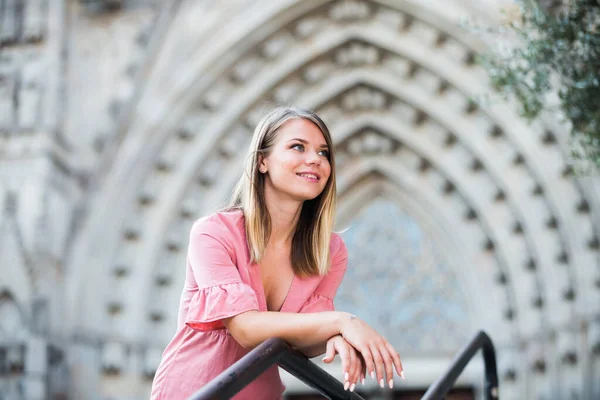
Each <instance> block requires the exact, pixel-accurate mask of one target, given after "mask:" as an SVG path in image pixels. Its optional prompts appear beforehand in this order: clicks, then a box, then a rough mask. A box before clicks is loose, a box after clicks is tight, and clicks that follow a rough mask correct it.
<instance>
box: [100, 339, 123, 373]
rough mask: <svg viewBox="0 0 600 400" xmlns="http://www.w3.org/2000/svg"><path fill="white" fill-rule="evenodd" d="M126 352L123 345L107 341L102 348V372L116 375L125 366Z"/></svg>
mask: <svg viewBox="0 0 600 400" xmlns="http://www.w3.org/2000/svg"><path fill="white" fill-rule="evenodd" d="M126 360H127V354H126V350H125V345H124V344H123V343H119V342H107V343H105V344H104V346H103V349H102V369H103V370H104V373H106V374H110V375H118V374H120V373H121V370H122V369H123V368H124V366H125V361H126Z"/></svg>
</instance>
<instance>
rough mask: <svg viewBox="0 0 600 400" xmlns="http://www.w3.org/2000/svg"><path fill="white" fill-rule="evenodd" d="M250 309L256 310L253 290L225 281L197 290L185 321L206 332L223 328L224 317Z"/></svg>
mask: <svg viewBox="0 0 600 400" xmlns="http://www.w3.org/2000/svg"><path fill="white" fill-rule="evenodd" d="M251 310H258V301H257V299H256V294H255V292H254V290H252V288H251V287H250V286H248V285H246V284H244V283H241V282H239V283H226V284H223V285H216V286H211V287H207V288H204V289H201V290H199V291H198V293H196V295H194V297H193V298H192V301H191V302H190V306H189V309H188V313H187V320H186V322H185V323H186V325H187V326H189V327H190V328H192V329H195V330H197V331H203V332H206V331H211V330H214V329H221V328H223V323H222V322H221V321H222V320H223V319H225V318H230V317H234V316H236V315H238V314H241V313H244V312H246V311H251Z"/></svg>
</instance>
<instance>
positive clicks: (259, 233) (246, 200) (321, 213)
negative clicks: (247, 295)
mask: <svg viewBox="0 0 600 400" xmlns="http://www.w3.org/2000/svg"><path fill="white" fill-rule="evenodd" d="M296 118H301V119H304V120H307V121H310V122H312V123H313V124H315V126H317V128H319V130H320V131H321V133H322V134H323V137H324V138H325V142H326V143H327V146H328V147H329V156H328V159H329V164H330V165H331V174H330V176H329V180H328V181H327V183H326V185H325V188H324V189H323V192H321V194H319V196H317V197H316V198H314V199H312V200H306V201H305V202H304V203H303V205H302V211H301V213H300V218H299V219H298V225H297V226H296V232H295V233H294V237H293V239H292V251H291V262H292V268H293V270H294V273H295V274H296V275H298V276H300V277H307V276H314V275H324V274H326V273H327V271H328V270H329V264H330V262H329V244H330V240H331V232H332V230H333V224H334V219H335V208H336V181H335V162H334V158H333V143H332V141H331V135H330V134H329V129H327V126H326V125H325V123H324V122H323V120H322V119H321V118H319V116H318V115H317V114H315V113H314V112H312V111H309V110H304V109H300V108H295V107H277V108H275V109H273V110H271V111H270V112H269V113H267V114H266V115H265V116H264V117H263V118H262V119H261V121H260V122H259V123H258V125H257V126H256V129H255V130H254V135H253V137H252V143H250V148H249V152H248V157H247V159H246V165H245V168H244V173H243V174H242V176H241V177H240V179H239V181H238V183H237V184H236V186H235V189H234V191H233V195H232V198H231V201H230V204H229V207H228V208H229V209H241V210H242V211H243V213H244V218H245V222H246V224H245V225H246V227H245V229H246V240H247V242H248V249H249V251H250V260H251V262H259V261H260V260H261V258H262V256H263V254H264V251H265V247H266V245H267V243H268V241H269V235H270V232H271V218H270V216H269V212H268V210H267V205H266V202H265V196H264V190H265V176H264V174H261V173H260V171H259V169H258V167H259V161H260V156H261V155H262V156H263V157H266V156H268V155H269V153H270V152H271V149H272V147H273V145H274V144H275V141H276V139H277V135H278V133H279V131H280V129H281V127H282V126H283V125H284V124H285V123H286V122H287V121H290V120H292V119H296Z"/></svg>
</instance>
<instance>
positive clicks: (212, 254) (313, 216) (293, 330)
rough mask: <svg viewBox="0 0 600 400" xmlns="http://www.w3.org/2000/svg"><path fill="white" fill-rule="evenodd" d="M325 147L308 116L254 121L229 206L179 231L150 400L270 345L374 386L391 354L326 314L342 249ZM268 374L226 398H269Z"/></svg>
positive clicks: (185, 388)
mask: <svg viewBox="0 0 600 400" xmlns="http://www.w3.org/2000/svg"><path fill="white" fill-rule="evenodd" d="M332 150H333V145H332V142H331V137H330V134H329V131H328V129H327V127H326V126H325V123H324V122H323V121H322V120H321V119H320V118H319V117H318V116H317V115H316V114H314V113H312V112H310V111H306V110H301V109H297V108H289V107H285V108H277V109H274V110H273V111H271V112H270V113H268V115H266V116H265V117H264V118H263V119H262V121H261V122H260V123H259V124H258V126H257V128H256V130H255V132H254V137H253V139H252V143H251V145H250V153H249V156H248V158H247V164H246V168H245V171H244V173H243V174H242V177H241V178H240V181H239V182H238V185H237V186H236V189H235V193H234V196H233V202H232V205H231V207H230V208H228V209H226V210H224V211H221V212H218V213H216V214H214V215H211V216H209V217H206V218H203V219H200V220H198V221H196V223H195V224H194V225H193V227H192V230H191V234H190V243H189V248H188V258H187V269H186V281H185V287H184V289H183V293H182V295H181V302H180V308H179V319H178V324H177V325H178V326H177V332H176V334H175V337H174V338H173V339H172V341H171V343H169V345H168V346H167V348H166V349H165V351H164V354H163V357H162V360H161V363H160V366H159V367H158V370H157V372H156V376H155V378H154V382H153V387H152V399H154V400H159V399H161V400H162V399H168V400H176V399H186V398H188V397H189V396H190V395H191V394H193V393H194V392H195V391H197V390H198V389H200V388H201V387H202V386H203V385H205V384H206V383H207V382H209V381H210V380H212V379H213V378H214V377H215V376H217V375H218V374H219V373H221V372H222V371H223V370H225V369H226V368H227V367H229V366H230V365H231V364H233V363H234V362H236V361H237V360H239V359H240V358H241V357H242V356H244V355H245V354H247V353H248V351H249V350H250V349H252V348H253V347H255V346H257V345H258V344H260V343H261V342H263V341H265V340H266V339H269V338H271V337H280V338H283V339H284V340H286V341H287V342H288V343H289V344H290V345H292V346H294V347H296V348H298V349H299V350H300V351H302V352H303V353H304V354H305V355H306V356H308V357H315V356H317V355H320V354H323V353H326V356H325V358H324V359H323V360H324V361H325V362H331V361H332V360H333V358H334V357H335V354H336V353H338V354H340V357H341V359H342V368H343V371H342V373H343V377H344V384H345V388H346V389H349V390H354V387H355V385H356V384H357V383H358V381H359V380H361V381H362V382H363V383H364V377H365V373H368V374H369V375H370V376H371V377H372V378H374V379H377V382H379V384H380V385H381V386H382V387H383V386H384V382H386V381H387V382H388V385H389V386H390V387H392V385H393V368H394V367H395V369H396V372H397V373H398V374H399V375H400V376H402V377H403V372H402V364H401V362H400V357H399V356H398V353H397V352H396V350H394V348H393V347H392V346H391V345H390V344H389V343H388V342H387V341H386V340H385V339H384V338H383V337H382V336H380V335H379V334H378V333H377V332H376V331H374V330H373V329H372V328H371V327H369V326H368V325H367V324H366V323H364V322H363V321H361V320H360V319H358V318H356V317H355V316H354V315H352V314H349V313H347V312H341V311H334V307H333V298H334V296H335V293H336V291H337V288H338V286H339V284H340V282H341V281H342V278H343V276H344V273H345V271H346V264H347V258H348V257H347V254H348V253H347V250H346V247H345V245H344V242H343V241H342V239H341V237H340V236H338V235H337V234H334V233H332V229H333V224H334V214H335V204H336V189H335V185H336V182H335V164H334V158H333V152H332ZM284 389H285V387H284V386H283V384H282V382H281V379H280V377H279V373H278V369H277V367H272V368H271V369H269V370H268V371H266V372H265V373H263V374H262V375H261V376H260V377H259V378H258V379H256V380H255V381H254V382H252V383H251V384H249V385H248V386H247V387H246V388H244V389H243V390H242V391H241V392H240V393H238V395H236V396H235V399H279V398H281V395H282V393H283V390H284Z"/></svg>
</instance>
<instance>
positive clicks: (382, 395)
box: [285, 388, 475, 400]
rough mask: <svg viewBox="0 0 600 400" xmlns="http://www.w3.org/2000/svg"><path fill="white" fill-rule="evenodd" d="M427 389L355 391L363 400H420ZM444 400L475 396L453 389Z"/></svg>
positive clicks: (292, 398) (297, 397)
mask: <svg viewBox="0 0 600 400" xmlns="http://www.w3.org/2000/svg"><path fill="white" fill-rule="evenodd" d="M426 391H427V389H422V390H419V389H414V390H394V391H390V390H386V391H371V392H364V391H361V390H357V393H358V394H360V395H361V396H362V397H363V398H364V399H365V400H371V399H372V400H375V399H377V400H420V399H421V397H423V395H424V394H425V392H426ZM285 398H286V400H323V399H326V397H323V396H321V395H318V394H289V395H287V396H286V397H285ZM445 399H446V400H474V399H475V395H474V393H473V389H471V388H455V389H452V390H451V391H450V393H448V395H447V396H446V397H445Z"/></svg>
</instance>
